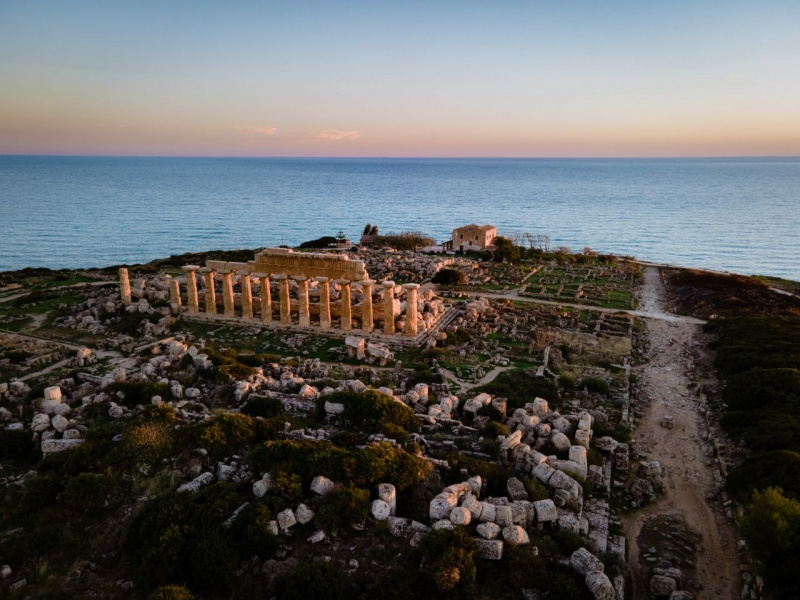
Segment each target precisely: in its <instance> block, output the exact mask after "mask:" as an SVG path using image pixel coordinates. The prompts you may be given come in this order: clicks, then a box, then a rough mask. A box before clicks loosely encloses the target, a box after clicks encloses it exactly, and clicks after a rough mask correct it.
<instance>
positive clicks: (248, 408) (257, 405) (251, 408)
mask: <svg viewBox="0 0 800 600" xmlns="http://www.w3.org/2000/svg"><path fill="white" fill-rule="evenodd" d="M282 412H283V404H282V403H281V401H280V400H279V399H278V398H267V397H258V398H250V399H249V400H248V401H247V404H245V405H244V406H243V407H242V414H244V415H247V416H249V417H264V418H265V419H269V418H272V417H275V416H277V415H279V414H281V413H282Z"/></svg>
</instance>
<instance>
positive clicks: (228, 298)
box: [220, 269, 236, 317]
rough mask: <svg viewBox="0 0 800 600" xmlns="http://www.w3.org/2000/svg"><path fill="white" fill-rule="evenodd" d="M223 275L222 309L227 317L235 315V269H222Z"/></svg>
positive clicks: (221, 273)
mask: <svg viewBox="0 0 800 600" xmlns="http://www.w3.org/2000/svg"><path fill="white" fill-rule="evenodd" d="M220 275H222V309H223V311H224V314H225V316H226V317H235V316H236V312H235V309H234V306H235V305H234V303H233V271H228V270H227V269H226V270H225V271H220Z"/></svg>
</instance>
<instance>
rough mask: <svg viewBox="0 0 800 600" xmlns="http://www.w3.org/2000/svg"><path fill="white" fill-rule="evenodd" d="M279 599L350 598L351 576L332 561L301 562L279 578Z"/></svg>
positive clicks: (348, 599)
mask: <svg viewBox="0 0 800 600" xmlns="http://www.w3.org/2000/svg"><path fill="white" fill-rule="evenodd" d="M275 590H276V594H277V597H278V600H309V599H311V598H320V599H322V598H325V599H326V600H350V598H352V597H353V596H352V594H351V591H350V576H349V575H347V573H345V572H343V571H342V570H341V569H339V567H337V566H336V565H335V564H334V563H332V562H322V561H314V562H310V563H304V564H301V565H300V566H299V567H297V568H296V569H295V570H294V571H292V572H291V573H290V574H289V575H284V576H283V577H280V578H278V580H277V581H276V585H275Z"/></svg>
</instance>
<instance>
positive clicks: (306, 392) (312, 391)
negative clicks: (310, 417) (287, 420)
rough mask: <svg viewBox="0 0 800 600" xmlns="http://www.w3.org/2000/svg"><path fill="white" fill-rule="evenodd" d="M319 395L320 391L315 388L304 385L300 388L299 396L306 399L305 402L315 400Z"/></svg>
mask: <svg viewBox="0 0 800 600" xmlns="http://www.w3.org/2000/svg"><path fill="white" fill-rule="evenodd" d="M318 395H319V390H318V389H317V388H315V387H314V386H311V385H308V384H307V383H306V384H303V387H301V388H300V391H299V392H298V396H300V397H301V398H304V399H305V400H314V399H315V398H316V397H317V396H318Z"/></svg>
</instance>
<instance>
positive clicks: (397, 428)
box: [317, 390, 419, 438]
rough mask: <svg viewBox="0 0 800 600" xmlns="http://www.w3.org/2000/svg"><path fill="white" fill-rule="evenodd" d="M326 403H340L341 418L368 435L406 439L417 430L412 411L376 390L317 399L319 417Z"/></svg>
mask: <svg viewBox="0 0 800 600" xmlns="http://www.w3.org/2000/svg"><path fill="white" fill-rule="evenodd" d="M325 402H335V403H340V404H343V405H344V412H343V413H342V418H343V419H344V420H345V421H348V422H349V423H351V424H352V425H353V426H355V427H358V428H360V429H362V430H364V431H367V432H369V433H383V434H385V435H388V436H390V437H395V438H397V437H399V438H405V437H406V436H407V435H408V433H409V432H412V431H419V420H418V419H417V417H416V415H415V414H414V411H413V410H412V409H411V408H409V407H408V406H406V405H405V404H403V403H401V402H398V401H397V400H394V399H393V398H392V397H391V396H386V395H385V394H381V393H380V392H376V391H375V390H367V391H366V392H363V393H360V394H357V393H355V392H345V391H341V392H334V393H333V394H328V395H327V396H324V397H322V398H320V399H318V400H317V417H318V418H320V417H322V416H323V415H324V412H325V408H324V407H325Z"/></svg>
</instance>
